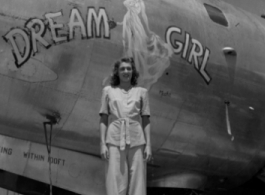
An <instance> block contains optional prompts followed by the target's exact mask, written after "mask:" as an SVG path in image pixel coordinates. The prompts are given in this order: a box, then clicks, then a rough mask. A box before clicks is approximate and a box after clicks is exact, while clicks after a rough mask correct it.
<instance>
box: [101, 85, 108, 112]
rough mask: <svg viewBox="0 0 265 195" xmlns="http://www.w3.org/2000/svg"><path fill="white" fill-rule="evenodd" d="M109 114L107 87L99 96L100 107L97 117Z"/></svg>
mask: <svg viewBox="0 0 265 195" xmlns="http://www.w3.org/2000/svg"><path fill="white" fill-rule="evenodd" d="M102 114H107V115H108V114H109V97H108V87H104V88H103V90H102V96H101V107H100V111H99V115H102Z"/></svg>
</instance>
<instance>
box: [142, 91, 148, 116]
mask: <svg viewBox="0 0 265 195" xmlns="http://www.w3.org/2000/svg"><path fill="white" fill-rule="evenodd" d="M141 116H150V107H149V98H148V91H147V90H146V89H144V90H143V92H142V108H141Z"/></svg>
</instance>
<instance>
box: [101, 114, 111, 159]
mask: <svg viewBox="0 0 265 195" xmlns="http://www.w3.org/2000/svg"><path fill="white" fill-rule="evenodd" d="M107 128H108V115H107V114H101V116H100V122H99V129H100V155H101V157H102V158H103V159H105V160H108V159H109V151H108V147H107V145H106V132H107Z"/></svg>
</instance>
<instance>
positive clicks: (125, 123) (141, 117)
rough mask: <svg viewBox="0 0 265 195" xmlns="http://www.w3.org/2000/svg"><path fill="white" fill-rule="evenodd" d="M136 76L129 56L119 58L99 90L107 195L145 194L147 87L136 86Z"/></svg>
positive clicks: (148, 113) (147, 152)
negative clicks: (109, 76) (110, 74)
mask: <svg viewBox="0 0 265 195" xmlns="http://www.w3.org/2000/svg"><path fill="white" fill-rule="evenodd" d="M138 75H139V74H138V72H137V70H136V67H135V64H134V60H133V58H122V59H121V60H119V61H117V62H116V63H115V64H114V69H113V74H112V77H111V79H110V86H106V87H104V89H103V92H102V101H101V108H100V112H99V113H100V140H101V146H100V148H101V152H100V153H101V156H102V158H103V159H105V160H106V191H107V195H146V162H147V161H150V159H151V141H150V120H149V117H150V109H149V101H148V93H147V90H146V89H145V88H142V87H137V86H136V85H137V79H138Z"/></svg>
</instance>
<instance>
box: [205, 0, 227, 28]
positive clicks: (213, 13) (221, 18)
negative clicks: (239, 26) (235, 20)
mask: <svg viewBox="0 0 265 195" xmlns="http://www.w3.org/2000/svg"><path fill="white" fill-rule="evenodd" d="M204 7H205V8H206V10H207V12H208V14H209V16H210V18H211V20H212V21H214V22H216V23H217V24H220V25H223V26H226V27H227V26H228V22H227V20H226V18H225V15H224V14H223V12H222V11H221V10H220V9H218V8H217V7H214V6H212V5H208V4H206V3H204Z"/></svg>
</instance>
